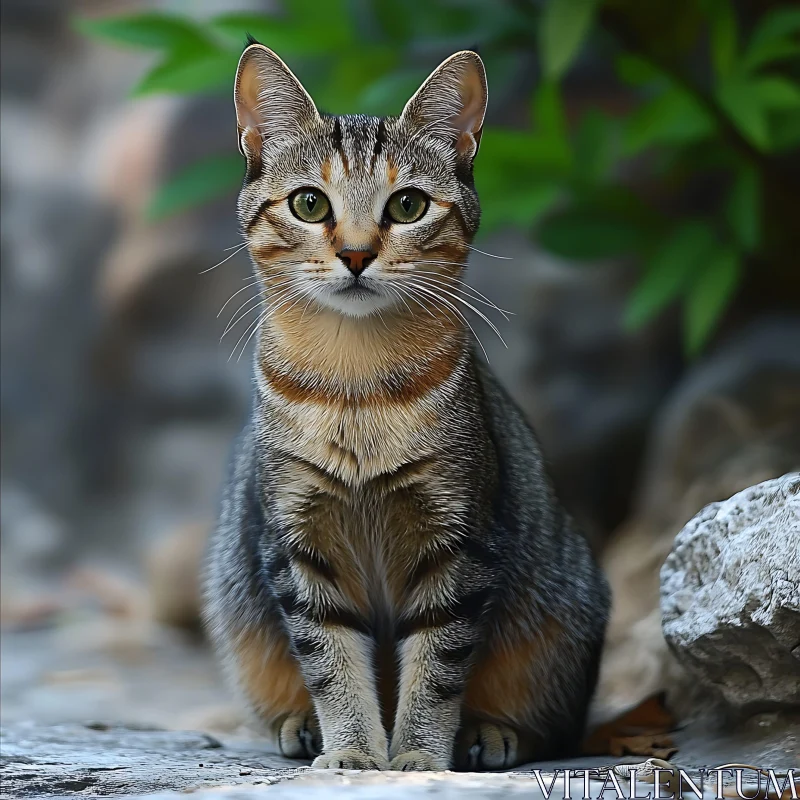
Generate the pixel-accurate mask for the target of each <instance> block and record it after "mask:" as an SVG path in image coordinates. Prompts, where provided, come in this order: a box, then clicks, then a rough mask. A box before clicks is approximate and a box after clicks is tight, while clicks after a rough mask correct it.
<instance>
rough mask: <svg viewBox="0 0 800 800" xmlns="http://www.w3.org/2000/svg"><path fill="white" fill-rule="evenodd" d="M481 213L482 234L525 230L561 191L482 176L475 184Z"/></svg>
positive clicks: (545, 186) (556, 188)
mask: <svg viewBox="0 0 800 800" xmlns="http://www.w3.org/2000/svg"><path fill="white" fill-rule="evenodd" d="M476 182H477V186H478V191H479V192H480V196H481V202H482V206H483V211H482V213H481V228H480V230H481V235H485V234H487V233H491V232H493V231H497V230H502V229H504V228H513V227H520V228H527V227H529V226H530V225H533V224H534V223H535V222H536V221H537V220H538V219H539V218H540V217H541V216H542V215H543V214H546V213H547V212H548V211H549V210H550V209H551V208H553V206H554V205H555V204H556V203H557V202H558V201H559V199H560V197H561V195H562V193H563V189H562V188H561V186H559V185H558V184H552V183H525V184H515V183H513V182H512V183H509V182H508V181H495V180H492V179H491V177H484V178H483V179H480V178H479V179H478V180H477V181H476Z"/></svg>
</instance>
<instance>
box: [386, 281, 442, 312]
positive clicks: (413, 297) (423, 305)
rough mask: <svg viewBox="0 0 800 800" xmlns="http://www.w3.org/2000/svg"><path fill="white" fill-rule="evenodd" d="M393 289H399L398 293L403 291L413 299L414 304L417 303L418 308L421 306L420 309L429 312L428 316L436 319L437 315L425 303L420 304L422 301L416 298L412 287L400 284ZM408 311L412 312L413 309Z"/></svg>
mask: <svg viewBox="0 0 800 800" xmlns="http://www.w3.org/2000/svg"><path fill="white" fill-rule="evenodd" d="M393 288H395V289H397V290H398V291H402V292H404V293H407V295H408V297H410V298H411V299H412V300H413V301H414V302H415V303H416V304H417V305H418V306H420V308H422V309H424V310H425V311H427V312H428V314H430V316H431V318H433V319H436V315H435V314H434V313H433V312H432V311H431V310H430V309H429V308H428V306H427V305H425V304H424V303H422V302H420V301H419V300H418V299H417V298H416V297H415V296H414V292H413V291H412V287H409V286H403V285H401V284H399V283H398V284H395V285H394V286H393ZM406 306H408V303H406ZM408 310H409V311H411V309H410V308H409V309H408ZM412 313H413V312H412Z"/></svg>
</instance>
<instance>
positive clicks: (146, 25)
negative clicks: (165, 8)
mask: <svg viewBox="0 0 800 800" xmlns="http://www.w3.org/2000/svg"><path fill="white" fill-rule="evenodd" d="M73 24H74V26H75V28H76V29H77V30H78V31H80V32H81V33H83V34H84V35H86V36H91V37H92V38H95V39H106V40H108V41H111V42H116V43H117V44H122V45H129V46H132V47H144V48H150V49H156V50H168V51H170V52H177V51H180V52H194V51H204V50H208V49H213V48H214V42H213V41H212V40H211V39H210V38H209V37H208V36H207V35H206V34H205V33H204V32H203V31H202V29H201V28H200V27H199V26H198V25H196V24H195V23H194V22H192V21H191V20H190V19H188V18H187V17H181V16H177V15H174V14H161V13H159V12H155V11H153V12H148V13H145V14H136V15H134V16H122V17H99V18H97V19H88V18H85V17H83V18H77V19H75V20H74V22H73Z"/></svg>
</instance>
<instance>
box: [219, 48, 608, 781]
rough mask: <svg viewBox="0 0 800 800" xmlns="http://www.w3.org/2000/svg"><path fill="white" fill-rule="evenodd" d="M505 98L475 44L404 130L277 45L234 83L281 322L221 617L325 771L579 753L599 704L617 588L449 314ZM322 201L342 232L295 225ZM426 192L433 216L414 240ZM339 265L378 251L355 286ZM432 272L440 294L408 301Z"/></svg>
mask: <svg viewBox="0 0 800 800" xmlns="http://www.w3.org/2000/svg"><path fill="white" fill-rule="evenodd" d="M485 99H486V92H485V79H484V77H483V67H482V65H481V63H480V60H479V59H478V57H477V56H476V55H475V54H474V53H468V52H462V53H458V54H456V55H455V56H453V57H451V58H450V59H448V60H447V61H446V62H444V64H443V65H441V66H440V67H439V68H438V69H437V70H436V71H435V72H434V73H433V75H432V76H431V77H430V78H429V79H428V81H426V83H425V84H423V86H422V88H421V89H420V91H419V92H418V93H417V94H416V95H415V96H414V97H413V98H412V99H411V100H410V101H409V103H408V104H407V106H406V108H405V110H404V112H403V114H402V115H401V116H400V117H398V118H382V119H377V118H370V117H362V116H346V117H327V116H324V115H321V114H319V112H317V110H316V108H315V107H314V105H313V102H312V101H311V99H310V98H309V97H308V95H307V94H306V93H305V90H303V88H302V86H300V84H299V83H298V82H297V80H296V78H294V76H293V75H292V74H291V72H289V70H288V68H287V67H286V66H285V65H284V64H283V62H281V61H280V60H279V59H278V58H277V56H275V55H274V54H273V53H272V52H271V51H269V50H267V49H266V48H264V47H262V46H261V45H257V44H256V45H252V46H250V47H249V48H248V49H247V50H246V51H245V53H244V55H243V57H242V62H241V63H240V67H239V71H238V74H237V84H236V103H237V118H238V123H239V136H240V147H241V149H242V152H243V153H244V154H245V156H246V158H247V163H248V170H247V177H246V181H245V185H244V187H243V189H242V193H241V197H240V201H239V214H240V219H241V224H242V228H243V230H244V231H245V234H246V236H247V240H248V243H249V246H250V252H251V255H252V257H253V261H254V264H255V268H256V274H257V277H258V279H259V282H260V283H259V285H260V291H261V293H262V298H263V302H264V303H265V304H267V305H266V306H265V308H266V309H267V311H266V312H265V315H264V316H263V318H261V321H260V325H259V327H258V345H257V348H256V359H255V375H256V382H255V384H256V385H255V398H254V405H253V411H252V415H251V419H250V421H249V423H248V425H247V427H246V428H245V430H244V432H243V434H242V436H241V438H240V441H239V445H238V447H237V452H236V455H235V458H234V460H233V468H232V473H231V475H230V478H229V480H228V483H227V487H226V492H225V499H224V503H223V510H222V515H221V519H220V523H219V526H218V528H217V531H216V534H215V536H214V539H213V542H212V546H211V550H210V554H209V559H208V574H207V581H206V596H207V603H206V612H205V613H206V620H207V623H208V627H209V631H210V634H211V636H212V639H213V640H214V642H215V644H216V647H217V649H218V651H219V653H220V655H221V658H222V660H223V663H224V665H225V669H226V672H227V674H228V677H229V679H230V681H231V683H232V685H233V686H234V687H235V689H236V690H237V692H238V693H239V695H240V696H241V698H242V700H243V702H244V703H245V704H246V705H247V707H249V708H250V709H251V710H252V711H253V712H254V714H255V716H256V717H257V718H259V719H260V720H261V721H262V722H264V723H265V724H266V725H267V726H268V727H270V728H271V729H272V730H273V732H274V733H275V735H276V737H277V739H278V742H279V744H280V747H281V749H282V751H283V752H284V753H285V754H286V755H289V756H300V757H311V756H316V760H315V762H314V763H315V765H316V766H318V767H331V766H335V767H353V768H355V767H360V768H378V769H385V768H389V767H391V768H393V769H444V768H448V767H450V766H453V765H455V766H461V767H468V768H473V769H475V768H477V769H480V768H499V767H509V766H513V765H514V764H517V763H519V762H520V761H522V760H525V759H530V758H543V757H550V756H555V755H563V754H566V753H569V752H571V751H573V750H574V749H575V747H576V746H577V744H578V742H579V740H580V737H581V733H582V729H583V725H584V720H585V715H586V710H587V706H588V703H589V700H590V697H591V694H592V691H593V688H594V683H595V679H596V670H597V663H598V659H599V654H600V648H601V645H602V640H603V634H604V629H605V622H606V614H607V607H608V593H607V589H606V585H605V582H604V580H603V578H602V576H601V574H600V573H599V571H598V569H597V567H596V565H595V563H594V561H593V559H592V556H591V554H590V552H589V549H588V547H587V545H586V542H585V541H584V539H583V538H582V537H581V536H580V535H579V534H578V533H577V532H576V531H575V529H574V526H573V524H572V522H571V520H570V519H569V517H568V516H567V515H566V514H565V513H564V512H563V510H562V509H561V507H560V506H559V504H558V502H557V500H556V499H555V497H554V496H553V494H552V491H551V489H550V484H549V482H548V480H547V477H546V475H545V473H544V468H543V464H542V459H541V456H540V454H539V449H538V445H537V443H536V440H535V438H534V436H533V434H532V432H531V431H530V429H529V427H528V426H527V424H526V423H525V421H524V420H523V418H522V416H521V414H520V412H519V411H518V410H517V408H516V407H515V406H514V405H513V403H512V402H511V401H510V399H509V398H508V397H507V395H506V394H505V393H504V392H503V391H502V389H501V388H500V387H499V386H498V385H497V383H496V382H495V380H494V378H493V377H492V376H491V374H490V373H489V372H488V370H487V369H486V368H484V367H483V366H481V365H480V363H479V362H478V360H477V359H476V357H475V355H474V353H473V351H472V348H471V346H470V343H469V337H468V336H467V333H468V331H467V330H465V325H464V322H463V320H462V319H461V318H460V317H459V316H458V315H457V314H455V313H454V311H453V309H452V307H450V306H448V305H447V303H443V302H441V298H442V297H445V298H446V297H447V296H448V295H447V294H445V293H444V290H446V291H449V292H453V293H455V292H457V286H458V280H459V279H460V276H461V274H462V272H463V264H464V262H465V261H466V256H467V253H468V245H469V242H470V241H471V239H472V237H473V235H474V233H475V231H476V229H477V226H478V221H479V207H478V200H477V195H476V193H475V189H474V185H473V181H472V160H473V158H474V156H475V153H476V151H477V146H478V142H479V140H480V132H481V127H482V123H483V114H484V110H485ZM301 187H314V189H315V190H318V191H320V192H324V193H325V195H326V196H327V197H328V198H329V199H330V202H331V206H332V214H331V216H330V218H329V219H327V220H325V221H323V222H318V223H309V222H303V221H302V220H301V219H298V218H296V217H295V216H294V215H293V214H292V212H291V211H290V209H289V204H288V202H287V201H288V198H289V197H290V196H291V194H292V193H293V192H294V191H296V190H297V189H299V188H301ZM408 187H414V188H416V189H419V190H421V191H422V192H424V193H425V194H426V195H427V196H428V197H429V198H430V203H429V206H428V210H427V212H426V213H425V214H424V215H423V216H422V218H420V219H419V220H418V221H416V222H413V223H410V224H401V223H393V222H392V221H391V220H388V219H387V217H386V213H385V205H386V203H387V201H388V199H389V197H390V196H391V195H392V193H393V192H395V191H397V190H400V189H405V188H408ZM342 250H369V251H370V252H371V253H374V260H373V261H372V262H371V263H370V264H369V266H368V267H367V269H366V270H365V271H364V272H363V273H361V275H359V276H358V277H357V278H354V277H353V275H351V274H350V272H349V271H348V269H347V267H346V265H345V264H344V262H343V261H341V260H340V259H339V258H338V257H337V255H336V254H337V253H339V252H341V251H342ZM415 271H419V272H423V271H424V272H426V273H433V275H432V278H433V280H432V281H431V282H428V283H426V284H425V285H426V286H427V287H428V291H429V294H424V293H422V292H416V293H414V292H411V291H410V289H411V287H413V286H414V281H415ZM354 287H355V288H354ZM437 287H438V288H437ZM440 290H441V291H440ZM320 747H321V748H322V752H321V753H319V750H320Z"/></svg>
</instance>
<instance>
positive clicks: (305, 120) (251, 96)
mask: <svg viewBox="0 0 800 800" xmlns="http://www.w3.org/2000/svg"><path fill="white" fill-rule="evenodd" d="M233 101H234V104H235V105H236V123H237V126H238V129H239V152H240V153H242V155H244V156H245V157H246V158H247V165H248V172H251V173H252V172H256V171H258V170H259V169H260V168H261V153H262V148H263V146H264V144H265V143H270V142H274V141H277V140H278V139H281V138H291V137H292V135H293V134H294V135H296V134H297V133H302V132H303V130H304V129H306V128H307V127H308V126H309V125H310V124H313V123H314V122H317V121H319V119H320V117H319V112H318V111H317V108H316V106H315V105H314V101H313V100H312V99H311V97H310V96H309V94H308V92H307V91H306V90H305V89H304V88H303V84H301V83H300V81H299V80H297V78H296V77H295V76H294V73H293V72H292V71H291V70H290V69H289V67H287V66H286V64H284V63H283V61H281V59H280V58H278V56H276V55H275V53H273V52H272V50H270V49H269V48H268V47H264V45H263V44H251V45H249V46H248V47H247V48H245V51H244V52H243V53H242V57H241V58H240V59H239V67H238V68H237V70H236V83H235V84H234V89H233Z"/></svg>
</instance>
